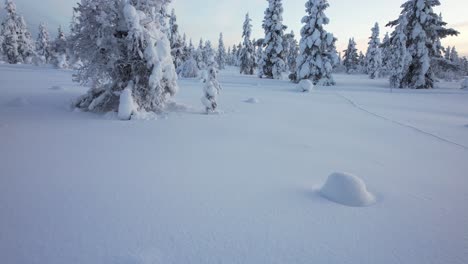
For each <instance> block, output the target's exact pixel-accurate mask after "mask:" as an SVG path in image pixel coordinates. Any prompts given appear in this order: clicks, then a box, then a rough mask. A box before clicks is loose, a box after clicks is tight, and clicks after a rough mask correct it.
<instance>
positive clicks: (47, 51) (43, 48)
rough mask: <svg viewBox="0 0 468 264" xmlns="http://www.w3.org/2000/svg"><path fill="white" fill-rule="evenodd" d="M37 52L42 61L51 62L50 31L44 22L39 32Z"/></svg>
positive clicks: (39, 59)
mask: <svg viewBox="0 0 468 264" xmlns="http://www.w3.org/2000/svg"><path fill="white" fill-rule="evenodd" d="M36 54H37V57H38V61H39V62H40V63H49V62H50V59H51V57H52V51H51V45H50V36H49V32H48V31H47V28H46V26H45V25H44V24H43V23H41V24H40V25H39V33H38V36H37V40H36Z"/></svg>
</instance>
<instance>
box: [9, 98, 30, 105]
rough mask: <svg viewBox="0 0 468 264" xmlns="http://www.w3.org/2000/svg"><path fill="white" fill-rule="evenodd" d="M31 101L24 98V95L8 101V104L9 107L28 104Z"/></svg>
mask: <svg viewBox="0 0 468 264" xmlns="http://www.w3.org/2000/svg"><path fill="white" fill-rule="evenodd" d="M30 104H31V103H29V101H28V100H27V99H26V98H24V97H17V98H15V99H13V100H11V101H10V102H8V103H7V104H6V105H7V106H9V107H23V106H28V105H30Z"/></svg>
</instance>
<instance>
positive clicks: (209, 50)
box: [202, 40, 216, 66]
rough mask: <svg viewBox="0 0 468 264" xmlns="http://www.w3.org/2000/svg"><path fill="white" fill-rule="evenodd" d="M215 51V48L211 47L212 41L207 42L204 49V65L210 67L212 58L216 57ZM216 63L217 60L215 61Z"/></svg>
mask: <svg viewBox="0 0 468 264" xmlns="http://www.w3.org/2000/svg"><path fill="white" fill-rule="evenodd" d="M215 53H216V52H215V50H214V49H213V46H212V45H211V41H209V40H207V41H205V46H204V47H203V49H202V56H203V63H204V65H206V66H208V64H209V63H211V57H213V58H214V57H215ZM215 63H216V60H215Z"/></svg>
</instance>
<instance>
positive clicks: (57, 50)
mask: <svg viewBox="0 0 468 264" xmlns="http://www.w3.org/2000/svg"><path fill="white" fill-rule="evenodd" d="M67 46H68V43H67V38H66V36H65V32H63V29H62V26H59V28H58V30H57V38H56V39H55V41H54V43H53V45H52V53H53V63H54V65H55V66H56V67H57V68H60V69H64V68H67V67H68V58H67Z"/></svg>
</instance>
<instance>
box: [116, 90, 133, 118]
mask: <svg viewBox="0 0 468 264" xmlns="http://www.w3.org/2000/svg"><path fill="white" fill-rule="evenodd" d="M130 87H131V86H129V87H127V88H125V89H124V90H123V91H122V93H121V94H120V104H119V113H118V117H119V119H120V120H130V118H131V117H132V114H133V112H134V110H135V104H134V102H133V97H132V90H131V88H130Z"/></svg>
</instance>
